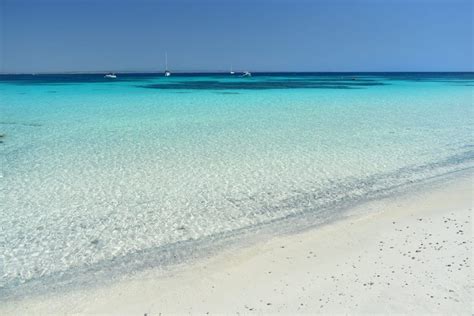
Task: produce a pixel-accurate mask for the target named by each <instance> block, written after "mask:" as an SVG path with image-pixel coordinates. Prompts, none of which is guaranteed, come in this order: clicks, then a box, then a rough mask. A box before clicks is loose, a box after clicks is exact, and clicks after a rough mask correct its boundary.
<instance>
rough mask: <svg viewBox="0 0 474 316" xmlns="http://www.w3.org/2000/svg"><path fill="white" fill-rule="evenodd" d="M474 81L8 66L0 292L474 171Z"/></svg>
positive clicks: (316, 216) (444, 76)
mask: <svg viewBox="0 0 474 316" xmlns="http://www.w3.org/2000/svg"><path fill="white" fill-rule="evenodd" d="M473 90H474V74H473V73H425V74H416V73H397V74H390V73H386V74H385V73H376V74H343V73H341V74H254V76H253V77H251V78H240V77H238V76H230V75H219V74H216V75H209V74H207V75H204V74H203V75H184V74H183V75H173V76H172V77H169V78H165V77H163V76H162V75H161V74H158V75H151V74H141V75H140V74H134V75H131V74H129V75H121V74H119V75H118V78H117V79H116V80H107V79H104V78H103V75H36V76H32V75H31V76H30V75H28V76H23V75H21V76H20V75H18V76H7V75H2V76H0V134H2V136H1V137H0V140H1V142H2V143H1V144H0V148H1V155H0V163H1V171H0V172H1V173H0V177H1V178H0V179H1V192H2V193H1V205H0V230H1V234H0V297H2V296H5V295H7V293H11V292H12V291H14V290H15V289H18V288H22V287H23V286H26V285H28V284H30V283H34V282H37V283H38V282H40V283H41V282H43V281H42V280H63V279H71V280H72V279H74V278H75V275H77V274H79V273H81V274H84V273H87V272H88V271H102V270H104V269H105V270H106V269H112V268H113V267H117V266H122V267H123V269H128V270H129V269H131V267H134V264H136V266H138V265H139V263H140V257H142V256H146V257H147V258H151V259H150V262H152V261H153V260H152V259H153V258H155V259H156V261H159V260H160V258H161V256H162V254H163V249H169V250H170V251H171V249H174V250H173V251H175V252H173V251H171V252H170V253H174V255H173V256H176V254H178V256H179V249H180V247H182V246H183V245H188V246H189V245H190V243H191V244H192V243H193V242H195V243H199V242H200V241H203V240H218V239H219V238H223V237H224V236H229V235H232V234H237V233H242V232H244V231H245V230H246V229H249V228H253V229H255V228H256V227H257V228H258V227H263V226H265V225H267V226H268V223H274V222H278V221H279V220H281V219H285V218H293V217H298V216H300V217H304V216H306V215H308V214H311V218H312V220H313V221H314V222H315V223H320V222H324V221H327V220H329V219H331V218H332V217H333V216H335V215H336V214H335V212H337V211H336V210H337V209H338V206H340V205H342V204H347V203H356V202H358V201H361V200H364V199H367V198H371V197H373V196H376V195H377V194H379V193H380V192H389V191H390V190H391V189H393V188H395V187H401V186H404V185H406V184H409V183H413V182H418V181H423V180H425V179H428V178H431V177H435V176H440V175H444V174H448V173H452V172H455V171H459V170H464V169H468V168H472V167H473V165H474V139H473V135H474V134H473V132H474V125H473V123H474V116H473V114H474V113H473V111H474V110H473V109H474V107H473V106H474V101H473ZM91 273H92V272H91ZM44 282H46V281H44ZM48 282H49V281H48ZM2 293H3V294H2Z"/></svg>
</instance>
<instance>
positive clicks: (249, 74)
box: [242, 71, 252, 77]
mask: <svg viewBox="0 0 474 316" xmlns="http://www.w3.org/2000/svg"><path fill="white" fill-rule="evenodd" d="M242 77H252V74H251V73H250V72H248V71H246V72H244V73H243V74H242Z"/></svg>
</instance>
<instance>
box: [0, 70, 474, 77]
mask: <svg viewBox="0 0 474 316" xmlns="http://www.w3.org/2000/svg"><path fill="white" fill-rule="evenodd" d="M110 72H112V73H115V74H125V75H126V74H162V73H164V70H158V71H134V70H124V71H107V70H104V71H100V70H97V71H65V72H2V73H0V76H15V75H20V76H22V75H30V76H33V75H103V74H105V73H110ZM235 72H236V73H237V74H238V73H241V72H243V71H239V70H236V71H235ZM173 74H180V75H199V74H229V71H228V70H221V71H219V70H215V71H179V70H174V71H173ZM252 74H368V75H370V74H474V71H252Z"/></svg>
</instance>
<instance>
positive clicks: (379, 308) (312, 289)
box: [0, 173, 474, 315]
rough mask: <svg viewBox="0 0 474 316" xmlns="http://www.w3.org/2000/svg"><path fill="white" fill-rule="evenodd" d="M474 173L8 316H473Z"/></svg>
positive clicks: (14, 308) (23, 304)
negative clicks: (358, 315)
mask: <svg viewBox="0 0 474 316" xmlns="http://www.w3.org/2000/svg"><path fill="white" fill-rule="evenodd" d="M472 206H473V185H472V173H467V174H465V175H462V176H460V177H458V178H456V179H451V180H447V181H446V183H442V184H436V185H433V186H431V187H429V188H428V189H423V190H419V191H416V192H413V193H410V194H404V195H402V196H399V197H396V198H386V199H383V200H379V201H373V202H369V203H365V204H362V205H359V206H357V207H356V208H355V209H354V210H352V211H351V213H353V214H363V213H367V211H368V210H370V212H371V213H370V215H354V216H352V217H349V218H346V219H344V220H341V221H338V222H336V223H332V224H329V225H325V226H322V227H318V228H316V229H312V230H307V231H304V232H301V233H299V234H293V235H285V236H281V237H275V238H272V239H271V240H268V241H266V242H260V243H257V244H255V245H250V246H247V247H244V248H240V249H237V250H236V249H234V248H232V249H229V250H224V251H222V252H220V253H219V254H218V255H216V256H212V257H211V258H204V259H201V260H198V261H197V262H195V263H193V264H191V265H189V266H184V267H183V266H180V267H176V269H171V270H170V271H168V272H166V273H164V274H162V273H160V274H158V273H157V272H154V271H146V272H143V273H141V274H140V275H138V276H136V277H135V278H134V279H132V280H128V281H124V282H118V283H116V284H113V285H111V286H107V287H102V288H100V287H99V288H94V289H89V290H87V291H86V290H84V291H73V292H71V293H63V294H60V295H55V296H54V297H53V296H48V297H36V298H30V299H23V300H14V301H8V302H3V303H2V304H0V314H2V315H10V314H12V315H18V314H28V315H31V314H62V315H64V314H113V315H117V314H130V315H143V314H145V313H147V314H148V315H159V314H160V313H163V314H167V313H168V314H170V313H171V314H173V313H180V314H182V313H186V314H188V313H199V314H206V313H210V314H213V313H231V314H235V313H244V314H251V313H257V314H262V313H284V314H294V313H442V314H453V313H456V314H471V313H472V312H473V306H472V302H471V298H472V286H473V284H474V283H473V274H472V266H471V265H472Z"/></svg>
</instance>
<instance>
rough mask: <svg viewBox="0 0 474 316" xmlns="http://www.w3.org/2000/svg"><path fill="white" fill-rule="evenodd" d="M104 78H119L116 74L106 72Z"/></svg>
mask: <svg viewBox="0 0 474 316" xmlns="http://www.w3.org/2000/svg"><path fill="white" fill-rule="evenodd" d="M104 78H107V79H115V78H117V76H116V75H115V74H112V73H110V74H106V75H105V76H104Z"/></svg>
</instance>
